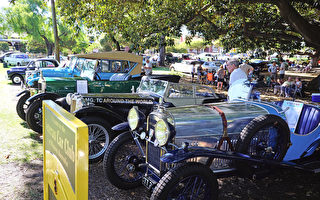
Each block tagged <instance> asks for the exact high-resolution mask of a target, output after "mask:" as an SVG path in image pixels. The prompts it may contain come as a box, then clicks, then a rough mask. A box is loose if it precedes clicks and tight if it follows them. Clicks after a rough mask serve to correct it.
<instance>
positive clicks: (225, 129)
mask: <svg viewBox="0 0 320 200" xmlns="http://www.w3.org/2000/svg"><path fill="white" fill-rule="evenodd" d="M207 106H208V107H210V108H212V109H214V110H216V111H217V112H218V113H219V115H220V116H221V119H222V125H223V135H222V137H221V138H220V140H219V144H218V147H217V149H218V150H220V148H221V146H222V144H223V141H227V143H228V145H229V148H230V149H231V151H234V148H233V145H232V143H231V140H230V137H229V136H228V123H227V118H226V115H225V114H224V112H223V111H222V110H221V109H220V108H218V107H217V106H213V105H207Z"/></svg>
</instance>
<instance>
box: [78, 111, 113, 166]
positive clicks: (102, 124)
mask: <svg viewBox="0 0 320 200" xmlns="http://www.w3.org/2000/svg"><path fill="white" fill-rule="evenodd" d="M80 120H81V121H83V122H84V123H85V124H87V125H88V130H89V163H96V162H98V161H100V160H102V159H103V156H104V153H105V152H106V150H107V148H108V146H109V144H110V142H111V141H112V139H113V138H114V133H113V132H112V130H111V126H110V124H109V123H108V121H106V120H104V119H102V118H99V117H93V116H85V117H82V118H80Z"/></svg>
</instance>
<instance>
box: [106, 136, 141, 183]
mask: <svg viewBox="0 0 320 200" xmlns="http://www.w3.org/2000/svg"><path fill="white" fill-rule="evenodd" d="M140 144H141V147H142V149H143V151H144V152H145V143H143V142H141V143H140ZM144 162H145V159H144V157H143V154H142V152H141V151H140V149H139V147H138V146H137V144H136V143H135V141H134V139H133V137H132V135H131V133H130V132H124V133H122V134H120V135H119V136H117V137H116V138H115V139H114V140H113V141H112V143H111V144H110V146H109V148H108V149H107V151H106V154H105V156H104V159H103V169H104V172H105V174H106V177H107V179H108V180H109V181H110V182H111V183H112V184H113V185H115V186H116V187H118V188H120V189H131V188H135V187H138V186H140V185H141V178H142V176H143V174H144V173H145V168H144V167H143V166H142V165H141V164H143V163H144Z"/></svg>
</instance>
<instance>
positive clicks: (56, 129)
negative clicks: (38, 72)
mask: <svg viewBox="0 0 320 200" xmlns="http://www.w3.org/2000/svg"><path fill="white" fill-rule="evenodd" d="M42 109H43V149H44V152H43V155H44V156H43V177H44V180H43V184H44V199H88V127H87V125H86V124H84V123H83V122H82V121H80V120H79V119H77V118H76V117H75V116H74V115H72V114H70V113H69V112H67V111H66V110H64V109H63V108H62V107H60V106H59V105H57V104H56V103H54V102H53V101H51V100H45V101H43V108H42Z"/></svg>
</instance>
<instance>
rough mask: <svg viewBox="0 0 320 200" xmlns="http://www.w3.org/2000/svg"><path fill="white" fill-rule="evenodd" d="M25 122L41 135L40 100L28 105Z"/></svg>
mask: <svg viewBox="0 0 320 200" xmlns="http://www.w3.org/2000/svg"><path fill="white" fill-rule="evenodd" d="M26 121H27V124H28V126H29V127H30V128H31V129H32V130H33V131H35V132H37V133H42V100H35V101H34V102H32V103H31V104H30V105H29V107H28V109H27V112H26Z"/></svg>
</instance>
